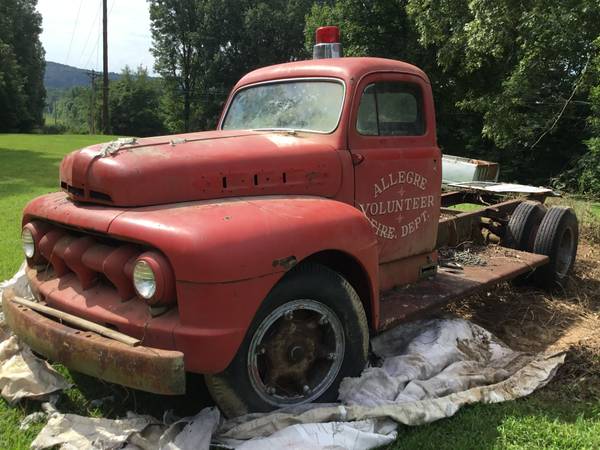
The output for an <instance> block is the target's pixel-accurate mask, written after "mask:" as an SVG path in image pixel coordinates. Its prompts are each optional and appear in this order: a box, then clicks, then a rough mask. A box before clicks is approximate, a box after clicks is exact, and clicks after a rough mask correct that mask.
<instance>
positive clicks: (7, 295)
mask: <svg viewBox="0 0 600 450" xmlns="http://www.w3.org/2000/svg"><path fill="white" fill-rule="evenodd" d="M13 299H14V293H13V292H12V290H10V289H8V290H6V291H5V292H4V294H3V299H2V307H3V310H4V315H5V317H6V322H7V323H8V325H9V326H10V327H11V328H12V330H13V332H14V333H15V334H16V335H17V336H19V337H20V338H21V339H22V340H23V341H24V342H25V343H26V344H28V345H29V346H30V347H31V348H32V349H33V350H34V351H36V352H38V353H40V354H42V355H43V356H45V357H47V358H48V359H50V360H52V361H56V362H60V363H62V364H64V365H65V366H67V367H69V368H71V369H73V370H76V371H77V372H81V373H84V374H86V375H91V376H93V377H97V378H100V379H103V380H106V381H109V382H111V383H117V384H121V385H123V386H128V387H131V388H134V389H139V390H142V391H147V392H153V393H156V394H166V395H179V394H184V393H185V369H184V362H183V353H181V352H178V351H173V350H161V349H156V348H151V347H144V346H137V347H132V346H129V345H126V344H123V343H121V342H117V341H115V340H112V339H109V338H105V337H102V336H100V335H98V334H96V333H93V332H90V331H82V330H77V329H75V328H71V327H68V326H65V325H63V324H61V323H59V322H56V321H54V320H51V319H49V318H47V317H45V316H43V315H42V314H39V313H38V312H35V311H33V310H31V309H29V308H27V307H25V306H23V305H19V304H17V303H15V302H14V301H12V300H13Z"/></svg>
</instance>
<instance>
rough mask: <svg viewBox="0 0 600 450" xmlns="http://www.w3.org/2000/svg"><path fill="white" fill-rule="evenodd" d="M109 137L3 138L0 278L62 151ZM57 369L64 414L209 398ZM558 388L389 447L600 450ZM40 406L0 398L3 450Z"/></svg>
mask: <svg viewBox="0 0 600 450" xmlns="http://www.w3.org/2000/svg"><path fill="white" fill-rule="evenodd" d="M110 139H111V137H108V136H68V135H59V136H50V135H0V208H1V211H2V214H0V280H2V279H5V278H7V277H9V276H11V275H12V274H13V273H14V272H15V271H16V269H17V268H18V266H19V265H20V263H21V261H22V259H23V256H22V252H21V248H20V238H19V234H20V220H21V211H22V209H23V207H24V206H25V204H26V203H27V201H29V200H30V199H32V198H33V197H35V196H37V195H40V194H44V193H47V192H51V191H56V190H58V166H59V163H60V160H61V158H62V157H63V155H65V154H66V153H68V152H69V151H71V150H73V149H76V148H80V147H84V146H86V145H89V144H92V143H97V142H102V141H106V140H110ZM463 206H464V205H460V207H461V208H462V207H463ZM575 206H576V208H578V211H579V210H581V211H582V213H584V214H586V215H585V222H584V223H585V224H592V225H593V224H595V223H596V222H595V220H598V221H599V223H600V205H592V206H590V204H589V203H588V204H583V203H581V204H580V203H577V204H576V205H575ZM586 211H591V213H590V214H588V213H587V212H586ZM578 213H579V212H578ZM590 217H593V218H592V219H590ZM592 225H590V226H592ZM58 369H59V371H61V373H63V374H64V375H65V376H66V377H67V378H68V379H69V380H71V381H72V382H73V383H74V384H75V386H74V387H73V388H71V389H68V390H67V391H66V392H65V393H63V394H62V395H61V397H60V400H59V403H58V408H59V410H60V411H62V412H72V413H76V414H83V415H91V416H104V417H117V416H122V415H124V413H125V411H127V410H134V411H137V412H139V413H150V414H153V415H155V416H156V417H161V412H162V411H163V410H165V409H169V408H175V410H176V413H178V414H179V415H187V414H191V413H193V412H195V411H197V410H198V409H199V408H200V407H202V406H203V405H204V404H206V403H207V399H206V395H207V394H206V392H205V391H203V390H202V388H201V387H200V385H201V383H200V381H199V380H198V379H197V378H192V379H191V383H190V384H191V385H194V386H197V389H196V390H195V391H194V393H193V394H190V395H188V396H187V397H175V398H173V397H161V396H156V395H151V394H145V393H140V392H135V391H132V390H129V389H125V388H122V387H119V386H115V385H110V384H107V383H103V382H101V381H98V380H96V379H93V378H90V377H86V376H83V375H80V374H76V373H70V372H69V371H68V370H66V369H65V368H63V367H60V366H58ZM561 386H562V385H558V386H555V385H553V384H551V385H550V386H549V388H545V389H542V390H541V391H539V392H536V393H534V394H533V395H531V396H529V397H527V398H525V399H520V400H517V401H514V402H507V403H501V404H494V405H475V406H472V407H466V408H464V409H463V410H461V411H459V412H458V413H457V414H456V415H455V416H454V417H452V418H450V419H446V420H440V421H438V422H435V423H433V424H430V425H426V426H420V427H400V429H399V438H398V440H397V441H396V442H395V443H394V444H392V445H391V446H389V448H390V449H394V450H395V449H398V450H399V449H414V448H419V449H496V448H503V449H530V448H547V449H563V448H565V449H569V448H572V449H585V448H589V449H593V448H600V403H598V402H597V401H584V400H573V398H580V397H579V396H577V395H573V390H572V388H570V387H567V386H566V385H565V386H564V387H561ZM106 396H112V397H113V400H112V401H108V402H106V403H105V404H104V405H102V406H101V407H92V406H91V403H90V402H91V401H92V400H94V399H98V398H102V397H106ZM584 397H585V396H584ZM586 398H589V397H586ZM39 409H40V407H39V402H36V401H25V402H22V403H20V404H18V405H17V406H14V407H13V406H9V405H8V404H7V403H5V402H4V401H2V400H0V449H27V448H29V445H30V443H31V441H32V440H33V438H34V437H35V436H36V435H37V433H38V431H39V430H40V429H41V427H42V426H43V424H39V425H35V426H33V427H32V428H30V429H29V430H28V431H25V432H23V431H19V429H18V427H19V423H20V422H21V420H22V419H23V417H25V416H26V415H27V414H29V413H31V412H34V411H38V410H39Z"/></svg>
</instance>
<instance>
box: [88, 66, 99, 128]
mask: <svg viewBox="0 0 600 450" xmlns="http://www.w3.org/2000/svg"><path fill="white" fill-rule="evenodd" d="M87 76H88V77H90V81H91V83H92V97H91V102H90V134H96V78H98V74H97V73H96V72H95V71H94V70H93V69H92V71H91V72H88V73H87Z"/></svg>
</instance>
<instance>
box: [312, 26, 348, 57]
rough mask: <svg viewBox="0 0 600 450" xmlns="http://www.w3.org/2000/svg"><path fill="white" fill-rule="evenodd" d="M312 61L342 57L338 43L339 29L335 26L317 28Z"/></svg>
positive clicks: (342, 53) (340, 45)
mask: <svg viewBox="0 0 600 450" xmlns="http://www.w3.org/2000/svg"><path fill="white" fill-rule="evenodd" d="M315 41H316V42H315V46H314V47H313V59H324V58H341V57H342V56H344V52H343V50H342V44H341V43H340V29H339V28H338V27H336V26H327V27H319V28H317V31H316V33H315Z"/></svg>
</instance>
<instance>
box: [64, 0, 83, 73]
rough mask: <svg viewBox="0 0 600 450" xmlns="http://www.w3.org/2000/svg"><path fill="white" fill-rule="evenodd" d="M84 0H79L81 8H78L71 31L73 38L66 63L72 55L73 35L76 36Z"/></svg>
mask: <svg viewBox="0 0 600 450" xmlns="http://www.w3.org/2000/svg"><path fill="white" fill-rule="evenodd" d="M82 3H83V0H79V8H77V15H76V16H75V23H74V24H73V31H71V40H70V41H69V49H68V50H67V57H66V58H65V64H67V62H69V56H70V55H71V46H72V45H73V37H75V30H77V24H78V23H79V13H80V12H81V5H82Z"/></svg>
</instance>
